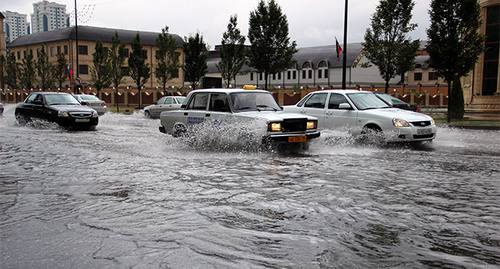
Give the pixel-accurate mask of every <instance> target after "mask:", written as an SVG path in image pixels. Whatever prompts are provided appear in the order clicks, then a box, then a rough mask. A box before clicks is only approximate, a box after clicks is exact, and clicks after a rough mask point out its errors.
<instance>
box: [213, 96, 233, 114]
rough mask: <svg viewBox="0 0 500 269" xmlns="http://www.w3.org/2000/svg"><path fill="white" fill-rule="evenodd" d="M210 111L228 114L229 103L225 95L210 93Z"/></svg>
mask: <svg viewBox="0 0 500 269" xmlns="http://www.w3.org/2000/svg"><path fill="white" fill-rule="evenodd" d="M209 109H210V110H211V111H220V112H228V111H230V110H229V103H228V101H227V95H226V94H224V93H212V94H211V96H210V108H209Z"/></svg>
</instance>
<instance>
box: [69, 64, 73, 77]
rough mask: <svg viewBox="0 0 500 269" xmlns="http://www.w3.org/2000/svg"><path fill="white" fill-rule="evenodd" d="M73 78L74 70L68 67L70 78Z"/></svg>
mask: <svg viewBox="0 0 500 269" xmlns="http://www.w3.org/2000/svg"><path fill="white" fill-rule="evenodd" d="M71 76H73V70H71V67H69V66H68V78H69V80H71Z"/></svg>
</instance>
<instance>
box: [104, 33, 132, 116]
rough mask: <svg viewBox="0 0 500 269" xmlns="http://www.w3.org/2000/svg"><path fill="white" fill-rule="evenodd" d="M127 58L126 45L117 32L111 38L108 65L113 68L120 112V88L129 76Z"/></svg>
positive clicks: (111, 71)
mask: <svg viewBox="0 0 500 269" xmlns="http://www.w3.org/2000/svg"><path fill="white" fill-rule="evenodd" d="M125 58H126V50H125V43H123V42H122V41H121V40H120V38H119V37H118V32H115V34H114V35H113V36H112V37H111V48H110V49H109V51H108V63H109V66H110V68H111V70H110V77H111V85H113V86H114V87H115V90H116V92H115V103H116V111H120V107H119V106H118V86H119V85H120V84H121V83H122V81H123V77H124V76H126V75H127V74H128V71H127V69H125V68H124V67H123V66H124V64H125Z"/></svg>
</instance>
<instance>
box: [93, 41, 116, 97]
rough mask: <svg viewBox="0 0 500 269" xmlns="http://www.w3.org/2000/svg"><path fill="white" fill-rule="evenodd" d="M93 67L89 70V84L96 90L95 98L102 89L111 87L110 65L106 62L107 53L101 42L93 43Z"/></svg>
mask: <svg viewBox="0 0 500 269" xmlns="http://www.w3.org/2000/svg"><path fill="white" fill-rule="evenodd" d="M92 62H93V63H94V65H93V66H92V67H91V68H90V75H91V80H90V81H91V82H92V85H94V87H95V88H96V90H97V96H99V92H100V91H101V90H102V89H103V88H107V87H109V86H110V85H111V65H110V63H109V61H108V51H107V50H105V49H104V46H103V45H102V42H101V40H97V41H96V42H95V49H94V53H93V54H92Z"/></svg>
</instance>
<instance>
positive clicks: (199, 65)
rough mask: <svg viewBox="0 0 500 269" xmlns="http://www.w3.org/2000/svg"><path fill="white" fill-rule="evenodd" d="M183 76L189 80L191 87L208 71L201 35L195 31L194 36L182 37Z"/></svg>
mask: <svg viewBox="0 0 500 269" xmlns="http://www.w3.org/2000/svg"><path fill="white" fill-rule="evenodd" d="M183 47H184V66H183V69H184V76H185V78H186V81H189V82H191V86H192V87H193V89H195V88H196V85H198V83H200V80H201V79H202V78H203V77H204V76H205V74H206V73H207V72H208V66H207V59H208V52H207V51H206V44H205V42H204V41H203V36H201V35H200V33H196V35H194V36H189V37H185V38H184V45H183Z"/></svg>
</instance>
